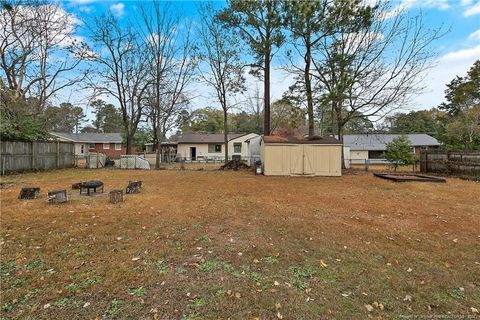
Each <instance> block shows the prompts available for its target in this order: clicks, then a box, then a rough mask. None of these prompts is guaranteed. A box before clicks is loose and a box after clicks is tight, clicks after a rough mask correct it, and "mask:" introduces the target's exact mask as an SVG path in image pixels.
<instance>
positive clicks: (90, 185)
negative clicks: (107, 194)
mask: <svg viewBox="0 0 480 320" xmlns="http://www.w3.org/2000/svg"><path fill="white" fill-rule="evenodd" d="M97 188H102V193H103V182H102V181H100V180H90V181H85V182H82V183H81V184H80V194H82V192H83V191H85V190H86V191H87V195H88V196H89V195H90V190H92V189H93V192H95V193H96V192H97Z"/></svg>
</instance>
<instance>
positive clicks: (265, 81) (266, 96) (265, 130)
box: [263, 49, 271, 136]
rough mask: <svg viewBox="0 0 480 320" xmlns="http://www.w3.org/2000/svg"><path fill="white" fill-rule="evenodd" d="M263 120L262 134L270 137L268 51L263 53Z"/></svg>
mask: <svg viewBox="0 0 480 320" xmlns="http://www.w3.org/2000/svg"><path fill="white" fill-rule="evenodd" d="M263 99H264V102H265V103H264V104H265V105H264V115H263V116H264V119H263V134H264V135H266V136H268V135H270V133H271V132H270V49H268V50H266V52H265V74H264V79H263Z"/></svg>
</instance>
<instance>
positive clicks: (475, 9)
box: [463, 1, 480, 17]
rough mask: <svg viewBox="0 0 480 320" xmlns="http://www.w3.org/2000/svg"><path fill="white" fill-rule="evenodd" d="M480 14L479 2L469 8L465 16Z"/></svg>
mask: <svg viewBox="0 0 480 320" xmlns="http://www.w3.org/2000/svg"><path fill="white" fill-rule="evenodd" d="M477 14H480V1H477V3H475V4H474V5H473V6H468V8H467V9H466V10H465V12H464V13H463V15H464V16H465V17H471V16H474V15H477Z"/></svg>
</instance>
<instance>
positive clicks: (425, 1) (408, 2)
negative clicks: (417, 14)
mask: <svg viewBox="0 0 480 320" xmlns="http://www.w3.org/2000/svg"><path fill="white" fill-rule="evenodd" d="M411 8H436V9H440V10H447V9H450V4H449V3H448V0H401V1H400V3H399V4H398V5H397V6H396V7H394V8H393V9H392V10H391V11H390V12H387V14H386V15H385V18H386V19H389V18H393V17H395V16H397V15H398V14H400V12H402V11H405V10H408V9H411Z"/></svg>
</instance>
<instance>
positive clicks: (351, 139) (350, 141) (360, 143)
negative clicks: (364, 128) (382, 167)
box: [343, 133, 440, 151]
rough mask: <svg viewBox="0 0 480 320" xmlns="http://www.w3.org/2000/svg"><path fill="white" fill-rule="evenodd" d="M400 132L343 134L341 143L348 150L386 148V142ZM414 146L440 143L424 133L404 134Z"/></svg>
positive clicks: (390, 140) (396, 136)
mask: <svg viewBox="0 0 480 320" xmlns="http://www.w3.org/2000/svg"><path fill="white" fill-rule="evenodd" d="M399 136H400V134H387V133H371V134H346V135H344V136H343V144H344V146H346V147H350V150H379V151H381V150H386V149H387V146H386V144H387V143H390V142H392V141H393V140H394V139H395V138H398V137H399ZM406 136H407V137H408V140H410V143H411V145H412V146H414V147H420V146H439V145H440V143H439V142H438V141H437V139H435V138H434V137H432V136H429V135H428V134H425V133H411V134H406Z"/></svg>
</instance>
